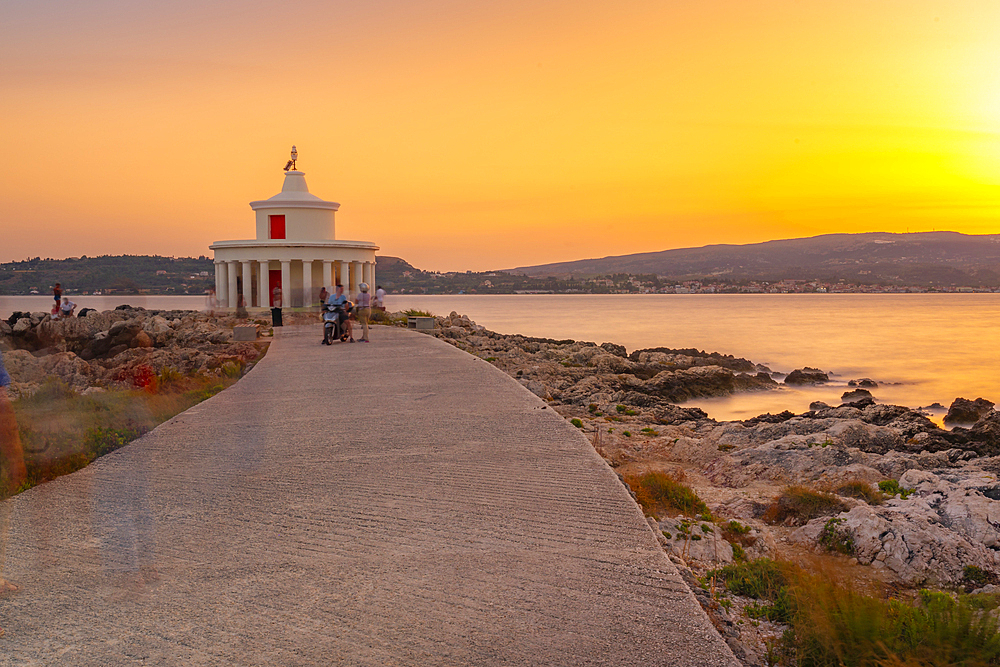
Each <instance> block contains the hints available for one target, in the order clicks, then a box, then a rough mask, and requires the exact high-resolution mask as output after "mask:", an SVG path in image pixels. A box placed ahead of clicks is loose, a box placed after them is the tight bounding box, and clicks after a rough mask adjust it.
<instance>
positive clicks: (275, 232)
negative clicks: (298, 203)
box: [267, 215, 285, 239]
mask: <svg viewBox="0 0 1000 667" xmlns="http://www.w3.org/2000/svg"><path fill="white" fill-rule="evenodd" d="M267 223H268V226H269V227H270V229H269V230H268V231H269V236H268V238H272V239H283V238H285V216H283V215H269V216H267Z"/></svg>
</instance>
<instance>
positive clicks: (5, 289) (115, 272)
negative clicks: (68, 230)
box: [0, 255, 215, 295]
mask: <svg viewBox="0 0 1000 667" xmlns="http://www.w3.org/2000/svg"><path fill="white" fill-rule="evenodd" d="M57 282H60V283H62V286H63V289H64V291H65V292H66V294H67V295H71V294H81V293H84V292H95V291H98V290H100V291H102V292H103V293H105V294H204V293H205V290H206V289H207V288H208V287H209V286H210V285H214V284H215V267H214V265H213V263H212V260H211V259H210V258H208V257H205V256H201V257H197V258H196V257H161V256H159V255H151V256H150V255H101V256H98V257H87V256H86V255H84V256H82V257H70V258H69V259H50V258H45V259H42V258H41V257H35V258H32V259H25V260H23V261H20V262H7V263H3V264H0V294H30V293H32V292H38V293H39V294H51V293H52V286H53V285H54V284H55V283H57Z"/></svg>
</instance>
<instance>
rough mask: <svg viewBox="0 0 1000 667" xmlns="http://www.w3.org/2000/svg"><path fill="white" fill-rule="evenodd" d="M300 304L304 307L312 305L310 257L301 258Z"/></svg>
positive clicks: (311, 264) (311, 267) (311, 266)
mask: <svg viewBox="0 0 1000 667" xmlns="http://www.w3.org/2000/svg"><path fill="white" fill-rule="evenodd" d="M302 305H303V306H305V307H306V308H308V307H309V306H311V305H313V263H312V260H311V259H304V260H302Z"/></svg>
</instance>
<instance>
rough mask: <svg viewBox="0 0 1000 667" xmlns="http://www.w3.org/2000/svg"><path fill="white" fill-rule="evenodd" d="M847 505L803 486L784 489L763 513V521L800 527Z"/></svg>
mask: <svg viewBox="0 0 1000 667" xmlns="http://www.w3.org/2000/svg"><path fill="white" fill-rule="evenodd" d="M846 510H847V505H845V504H844V502H843V501H842V500H840V499H839V498H837V496H835V495H833V494H832V493H821V492H819V491H813V490H812V489H808V488H806V487H804V486H789V487H786V488H785V489H784V490H783V491H782V492H781V495H779V496H778V497H777V498H775V499H774V501H773V502H772V503H771V505H770V506H769V507H768V508H767V510H766V511H765V512H764V517H763V518H764V521H766V522H768V523H771V524H777V523H785V524H787V525H793V526H801V525H804V524H805V523H806V522H807V521H809V520H810V519H816V518H818V517H821V516H829V515H830V514H838V513H840V512H844V511H846Z"/></svg>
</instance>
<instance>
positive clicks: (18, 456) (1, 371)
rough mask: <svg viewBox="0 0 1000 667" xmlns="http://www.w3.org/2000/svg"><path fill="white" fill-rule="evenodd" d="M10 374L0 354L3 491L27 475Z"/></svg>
mask: <svg viewBox="0 0 1000 667" xmlns="http://www.w3.org/2000/svg"><path fill="white" fill-rule="evenodd" d="M10 383H11V379H10V374H9V373H7V369H6V368H5V367H4V365H3V356H2V355H0V480H2V482H3V486H4V488H3V489H2V491H3V492H5V493H13V492H14V491H16V490H17V489H18V488H20V486H21V484H23V483H24V480H25V479H27V477H28V471H27V469H26V468H25V465H24V450H22V449H21V438H20V436H19V435H18V432H17V420H16V419H15V418H14V407H13V406H12V405H11V402H10V397H9V396H8V395H7V387H8V386H9V385H10ZM0 562H2V561H0Z"/></svg>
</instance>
